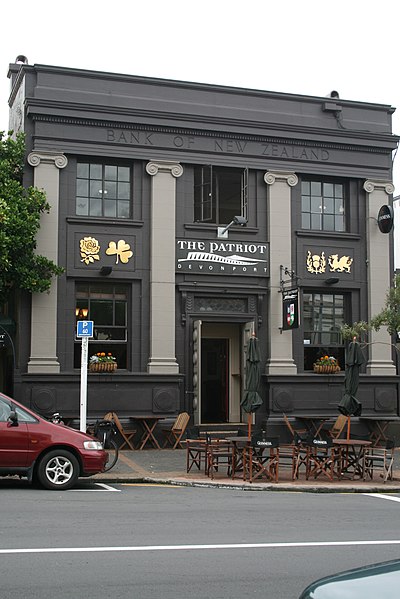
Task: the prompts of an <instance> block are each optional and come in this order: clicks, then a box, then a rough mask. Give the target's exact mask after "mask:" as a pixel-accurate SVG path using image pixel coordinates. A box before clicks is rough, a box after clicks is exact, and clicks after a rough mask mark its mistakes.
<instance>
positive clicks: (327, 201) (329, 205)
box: [324, 198, 334, 214]
mask: <svg viewBox="0 0 400 599" xmlns="http://www.w3.org/2000/svg"><path fill="white" fill-rule="evenodd" d="M324 213H325V214H333V213H334V201H333V198H324Z"/></svg>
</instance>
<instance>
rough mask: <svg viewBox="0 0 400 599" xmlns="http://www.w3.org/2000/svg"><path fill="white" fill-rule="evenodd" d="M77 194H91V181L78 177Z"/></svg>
mask: <svg viewBox="0 0 400 599" xmlns="http://www.w3.org/2000/svg"><path fill="white" fill-rule="evenodd" d="M76 195H77V196H86V197H87V196H88V195H89V181H87V180H86V179H77V181H76Z"/></svg>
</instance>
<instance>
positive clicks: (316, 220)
mask: <svg viewBox="0 0 400 599" xmlns="http://www.w3.org/2000/svg"><path fill="white" fill-rule="evenodd" d="M321 221H322V217H321V215H320V214H312V215H311V229H315V230H317V231H319V230H321V229H322V226H321V225H322V223H321Z"/></svg>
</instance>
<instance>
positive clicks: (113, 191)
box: [103, 181, 117, 200]
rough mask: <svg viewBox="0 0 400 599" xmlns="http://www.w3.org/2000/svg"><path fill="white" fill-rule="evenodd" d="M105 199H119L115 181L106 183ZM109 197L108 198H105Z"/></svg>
mask: <svg viewBox="0 0 400 599" xmlns="http://www.w3.org/2000/svg"><path fill="white" fill-rule="evenodd" d="M103 193H104V199H107V200H114V199H115V198H116V197H117V184H116V183H115V181H105V183H104V192H103ZM106 195H107V198H106V197H105V196H106Z"/></svg>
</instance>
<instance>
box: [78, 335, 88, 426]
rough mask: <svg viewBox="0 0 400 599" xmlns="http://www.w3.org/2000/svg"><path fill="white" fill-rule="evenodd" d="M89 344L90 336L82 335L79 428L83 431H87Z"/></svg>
mask: <svg viewBox="0 0 400 599" xmlns="http://www.w3.org/2000/svg"><path fill="white" fill-rule="evenodd" d="M88 346H89V339H88V337H82V350H81V395H80V427H79V429H80V431H81V432H83V433H86V413H87V361H88Z"/></svg>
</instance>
